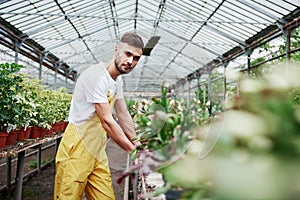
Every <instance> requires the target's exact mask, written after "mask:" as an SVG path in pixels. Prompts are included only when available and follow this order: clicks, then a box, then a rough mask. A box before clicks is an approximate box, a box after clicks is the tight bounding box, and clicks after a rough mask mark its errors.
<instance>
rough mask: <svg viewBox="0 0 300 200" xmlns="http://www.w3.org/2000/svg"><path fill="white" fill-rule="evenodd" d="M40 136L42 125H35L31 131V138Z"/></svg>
mask: <svg viewBox="0 0 300 200" xmlns="http://www.w3.org/2000/svg"><path fill="white" fill-rule="evenodd" d="M40 137H41V127H38V126H33V127H32V128H31V132H30V139H35V138H40Z"/></svg>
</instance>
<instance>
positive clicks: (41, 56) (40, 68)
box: [39, 55, 45, 80]
mask: <svg viewBox="0 0 300 200" xmlns="http://www.w3.org/2000/svg"><path fill="white" fill-rule="evenodd" d="M44 57H45V56H44V55H40V63H39V64H40V66H39V80H42V67H43V60H44Z"/></svg>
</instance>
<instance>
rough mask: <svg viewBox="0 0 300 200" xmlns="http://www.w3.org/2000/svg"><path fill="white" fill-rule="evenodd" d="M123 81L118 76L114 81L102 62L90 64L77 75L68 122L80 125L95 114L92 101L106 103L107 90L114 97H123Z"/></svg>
mask: <svg viewBox="0 0 300 200" xmlns="http://www.w3.org/2000/svg"><path fill="white" fill-rule="evenodd" d="M122 87H123V81H122V78H121V76H118V78H117V80H116V81H114V80H113V79H112V78H111V76H110V74H109V73H108V71H107V70H106V68H105V65H104V64H103V63H100V64H96V65H92V66H91V67H89V68H87V69H86V70H85V71H83V72H82V74H81V75H80V76H79V77H78V79H77V82H76V86H75V90H74V93H73V97H72V102H71V108H70V113H69V122H70V123H72V124H75V125H81V124H83V123H85V122H87V121H88V120H89V119H90V118H91V117H92V116H93V115H94V114H95V111H96V110H95V106H94V103H108V99H107V92H108V89H109V90H110V96H111V97H112V96H113V95H114V94H115V91H116V90H117V96H116V99H122V98H123V89H122Z"/></svg>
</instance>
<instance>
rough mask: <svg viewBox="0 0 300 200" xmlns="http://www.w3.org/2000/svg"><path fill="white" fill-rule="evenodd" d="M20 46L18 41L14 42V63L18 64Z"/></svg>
mask: <svg viewBox="0 0 300 200" xmlns="http://www.w3.org/2000/svg"><path fill="white" fill-rule="evenodd" d="M20 46H21V43H20V42H16V43H15V63H16V64H18V62H19V48H20Z"/></svg>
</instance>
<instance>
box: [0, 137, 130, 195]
mask: <svg viewBox="0 0 300 200" xmlns="http://www.w3.org/2000/svg"><path fill="white" fill-rule="evenodd" d="M54 155H55V147H52V148H49V149H47V150H45V151H43V152H42V159H43V160H49V159H53V158H54ZM107 155H108V158H109V162H110V170H111V175H112V181H113V187H114V191H115V195H116V199H117V200H123V198H124V197H123V196H124V185H122V184H121V185H118V184H117V183H116V180H117V178H118V177H119V176H120V174H121V173H122V172H123V170H124V169H125V167H126V161H127V154H126V153H125V152H124V151H123V150H121V149H120V147H118V146H117V145H116V144H115V143H113V142H112V141H110V140H108V143H107ZM35 159H36V155H32V156H30V157H28V158H26V160H25V169H24V174H25V173H27V172H28V171H30V167H29V166H30V165H32V164H33V163H34V162H33V160H35ZM15 171H16V162H13V163H12V178H14V177H15ZM54 176H55V167H54V162H51V163H50V164H48V165H47V166H45V168H43V169H42V170H41V172H40V173H38V174H37V173H36V174H34V175H33V176H31V177H29V178H28V179H25V181H24V182H23V189H22V200H41V199H42V200H52V199H53V185H54ZM0 177H1V180H0V184H1V185H4V184H5V181H6V166H3V165H2V166H1V167H0ZM4 177H5V178H4ZM13 194H14V190H13V189H12V192H11V194H8V193H7V192H5V191H4V192H1V193H0V200H11V199H13ZM83 199H85V198H84V197H83Z"/></svg>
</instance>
